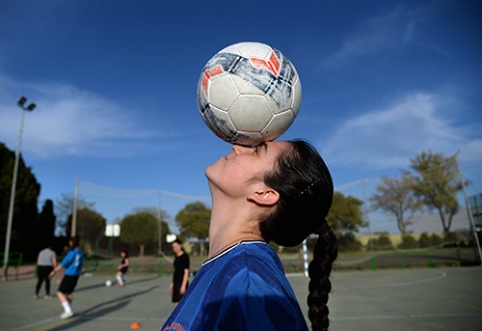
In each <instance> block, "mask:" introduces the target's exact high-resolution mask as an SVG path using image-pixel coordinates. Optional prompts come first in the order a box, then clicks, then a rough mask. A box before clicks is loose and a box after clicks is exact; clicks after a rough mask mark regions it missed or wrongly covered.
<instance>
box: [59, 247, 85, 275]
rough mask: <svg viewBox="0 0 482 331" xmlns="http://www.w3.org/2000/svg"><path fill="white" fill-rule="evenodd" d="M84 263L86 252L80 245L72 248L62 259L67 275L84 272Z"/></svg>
mask: <svg viewBox="0 0 482 331" xmlns="http://www.w3.org/2000/svg"><path fill="white" fill-rule="evenodd" d="M83 264H84V253H82V250H81V249H80V248H79V247H76V248H74V249H71V250H70V251H69V252H68V253H67V255H65V257H64V258H63V259H62V263H60V265H61V266H62V267H63V268H65V272H64V273H65V274H66V275H67V276H79V275H80V274H81V273H82V265H83Z"/></svg>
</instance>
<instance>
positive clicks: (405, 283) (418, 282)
mask: <svg viewBox="0 0 482 331" xmlns="http://www.w3.org/2000/svg"><path fill="white" fill-rule="evenodd" d="M434 271H436V272H440V275H439V276H437V277H432V278H427V279H420V280H413V281H409V282H397V283H388V284H380V285H363V286H337V285H336V280H335V281H332V284H333V283H334V284H335V285H334V287H336V288H338V289H341V288H344V289H351V288H379V287H395V286H407V285H414V284H421V283H426V282H432V281H435V280H439V279H442V278H444V277H446V276H447V273H446V272H445V271H440V270H434Z"/></svg>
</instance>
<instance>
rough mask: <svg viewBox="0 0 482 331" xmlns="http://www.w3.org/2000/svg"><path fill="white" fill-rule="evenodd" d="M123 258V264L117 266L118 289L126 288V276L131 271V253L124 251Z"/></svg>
mask: <svg viewBox="0 0 482 331" xmlns="http://www.w3.org/2000/svg"><path fill="white" fill-rule="evenodd" d="M121 257H122V260H121V263H120V264H119V265H118V266H117V270H118V271H117V274H116V278H117V286H118V287H122V286H124V283H125V279H124V275H125V273H126V272H127V270H129V252H128V251H126V250H123V251H122V252H121Z"/></svg>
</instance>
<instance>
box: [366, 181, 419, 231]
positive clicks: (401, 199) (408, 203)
mask: <svg viewBox="0 0 482 331" xmlns="http://www.w3.org/2000/svg"><path fill="white" fill-rule="evenodd" d="M381 181H382V182H381V184H378V185H377V187H376V190H377V192H378V193H375V194H374V195H372V196H371V197H370V199H369V201H370V202H371V208H372V209H374V210H378V209H380V210H383V211H384V212H386V213H389V214H391V215H393V216H395V219H396V220H397V226H398V229H399V230H400V232H401V233H402V234H406V233H407V225H410V224H412V222H411V220H412V218H413V216H414V215H415V213H416V212H417V211H422V203H421V201H420V200H419V199H416V198H415V196H414V193H413V191H412V189H411V185H410V183H411V182H410V179H409V178H408V177H402V178H401V179H398V178H387V177H383V178H382V180H381Z"/></svg>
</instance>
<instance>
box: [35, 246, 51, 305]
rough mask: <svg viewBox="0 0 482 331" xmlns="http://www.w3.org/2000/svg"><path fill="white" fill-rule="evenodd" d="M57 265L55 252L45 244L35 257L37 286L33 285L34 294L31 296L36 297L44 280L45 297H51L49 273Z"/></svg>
mask: <svg viewBox="0 0 482 331" xmlns="http://www.w3.org/2000/svg"><path fill="white" fill-rule="evenodd" d="M56 266H57V254H55V252H54V251H53V250H52V245H51V244H49V245H47V247H46V248H44V249H43V250H41V251H40V253H39V254H38V257H37V277H38V281H37V286H36V287H35V295H34V296H33V298H34V299H35V300H36V299H38V294H39V291H40V288H41V287H42V283H43V282H44V281H45V299H52V295H51V294H50V278H49V274H50V273H51V272H52V270H54V268H55V267H56Z"/></svg>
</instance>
